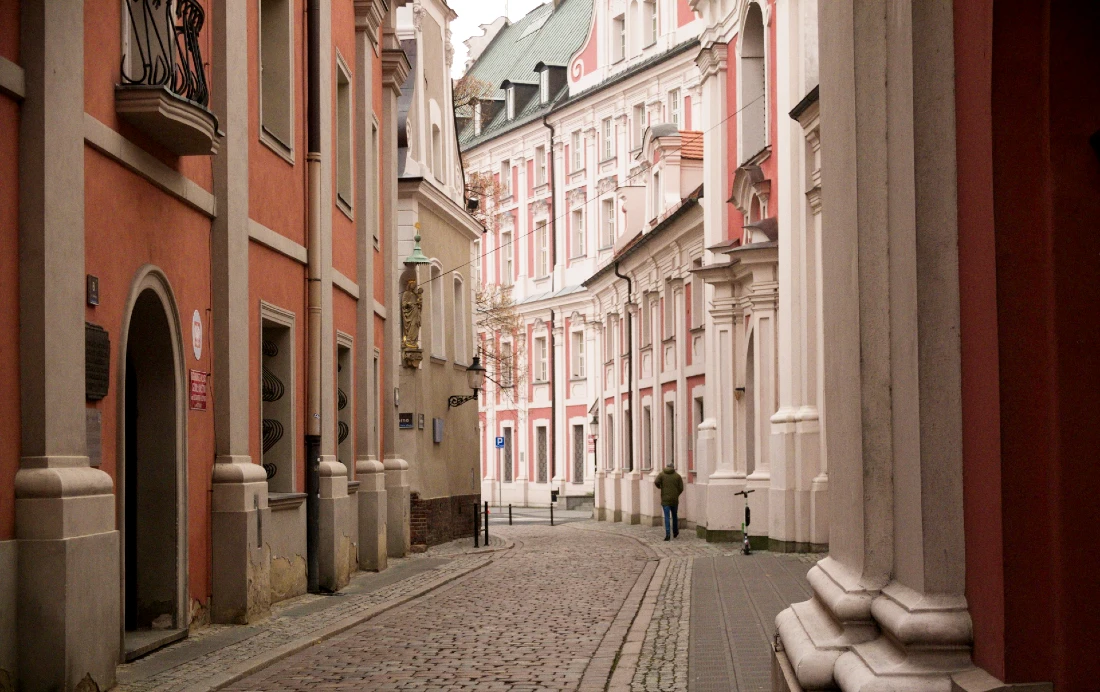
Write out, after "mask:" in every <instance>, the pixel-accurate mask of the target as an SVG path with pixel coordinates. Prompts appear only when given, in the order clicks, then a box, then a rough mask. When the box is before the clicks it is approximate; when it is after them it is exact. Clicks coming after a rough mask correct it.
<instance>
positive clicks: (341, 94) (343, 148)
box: [335, 52, 355, 217]
mask: <svg viewBox="0 0 1100 692" xmlns="http://www.w3.org/2000/svg"><path fill="white" fill-rule="evenodd" d="M351 84H352V81H351V70H350V69H349V68H348V66H347V63H345V62H344V58H343V56H341V55H340V53H339V52H337V53H336V113H335V116H336V206H337V207H339V208H340V211H342V212H344V213H345V214H347V215H348V216H349V217H350V216H351V214H352V210H353V209H354V208H355V204H354V201H355V187H354V186H355V182H354V180H355V179H354V173H353V170H354V166H355V132H354V129H353V124H352V109H353V107H352V97H353V94H352V87H351Z"/></svg>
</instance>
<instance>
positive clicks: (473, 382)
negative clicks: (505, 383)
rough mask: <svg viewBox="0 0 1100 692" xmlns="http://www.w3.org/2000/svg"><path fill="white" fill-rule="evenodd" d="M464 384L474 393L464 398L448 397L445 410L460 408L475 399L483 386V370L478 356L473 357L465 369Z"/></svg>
mask: <svg viewBox="0 0 1100 692" xmlns="http://www.w3.org/2000/svg"><path fill="white" fill-rule="evenodd" d="M466 383H467V384H468V385H470V389H472V390H474V393H473V394H468V395H466V396H458V395H455V396H452V397H450V398H449V399H447V408H454V407H456V406H461V405H462V404H465V403H466V402H467V401H472V400H475V399H477V393H478V392H479V391H481V388H482V387H484V386H485V368H483V367H481V358H479V357H478V356H474V361H473V362H472V363H470V367H468V368H466Z"/></svg>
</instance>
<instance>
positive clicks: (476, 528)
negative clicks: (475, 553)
mask: <svg viewBox="0 0 1100 692" xmlns="http://www.w3.org/2000/svg"><path fill="white" fill-rule="evenodd" d="M479 509H480V508H479V507H478V506H477V503H476V502H475V503H474V547H475V548H477V547H480V546H478V544H477V539H478V534H479V533H481V527H479V526H478V523H477V520H478V518H480V516H481V514H480V512H479Z"/></svg>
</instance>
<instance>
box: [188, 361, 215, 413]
mask: <svg viewBox="0 0 1100 692" xmlns="http://www.w3.org/2000/svg"><path fill="white" fill-rule="evenodd" d="M209 378H210V373H208V372H200V371H199V370H192V371H191V394H190V396H189V397H188V401H189V404H188V407H189V408H190V409H191V410H192V411H205V410H206V402H207V400H208V398H209V389H208V388H207V382H208V381H209Z"/></svg>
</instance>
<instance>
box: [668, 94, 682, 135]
mask: <svg viewBox="0 0 1100 692" xmlns="http://www.w3.org/2000/svg"><path fill="white" fill-rule="evenodd" d="M668 121H669V122H670V123H672V124H673V125H675V126H676V129H677V130H679V129H680V90H679V89H673V90H672V91H670V92H668Z"/></svg>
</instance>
